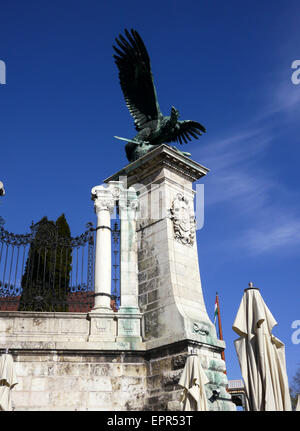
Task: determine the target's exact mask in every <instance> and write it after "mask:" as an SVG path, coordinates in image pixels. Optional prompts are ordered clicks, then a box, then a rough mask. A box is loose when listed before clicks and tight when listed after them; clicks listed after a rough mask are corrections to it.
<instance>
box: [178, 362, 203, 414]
mask: <svg viewBox="0 0 300 431" xmlns="http://www.w3.org/2000/svg"><path fill="white" fill-rule="evenodd" d="M207 383H209V380H208V378H207V376H206V374H205V372H204V371H203V368H202V366H201V362H200V358H199V356H197V355H189V356H188V357H187V360H186V363H185V367H184V369H183V372H182V374H181V377H180V380H179V382H178V384H179V385H180V386H182V387H183V388H184V390H183V393H182V396H181V402H183V410H184V411H207V410H208V402H207V397H206V393H205V385H206V384H207Z"/></svg>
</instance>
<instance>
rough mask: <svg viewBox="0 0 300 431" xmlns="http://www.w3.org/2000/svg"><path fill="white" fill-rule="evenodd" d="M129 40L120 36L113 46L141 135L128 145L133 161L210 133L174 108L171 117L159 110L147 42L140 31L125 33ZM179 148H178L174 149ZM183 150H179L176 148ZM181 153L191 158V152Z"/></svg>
mask: <svg viewBox="0 0 300 431" xmlns="http://www.w3.org/2000/svg"><path fill="white" fill-rule="evenodd" d="M125 35H126V37H127V39H126V38H125V37H124V36H122V35H121V34H120V35H119V39H118V38H116V39H115V40H116V43H117V45H118V47H116V46H113V48H114V50H115V52H116V54H114V56H113V57H114V59H115V63H116V65H117V66H118V69H119V80H120V85H121V89H122V91H123V94H124V98H125V102H126V105H127V107H128V109H129V112H130V114H131V115H132V116H133V118H134V124H135V128H136V130H137V131H138V134H137V135H136V136H135V137H134V138H133V139H125V138H119V137H117V136H116V138H118V139H123V140H125V141H128V142H127V144H126V146H125V151H126V156H127V159H128V161H129V162H133V161H134V160H137V159H139V158H140V157H142V156H143V155H144V154H146V153H147V152H148V151H151V150H153V149H154V148H155V147H156V146H158V145H161V144H163V143H170V142H176V141H177V142H179V143H180V144H181V145H182V143H183V142H185V143H186V144H187V143H188V141H191V139H192V138H196V139H198V137H199V136H200V135H201V134H202V133H201V132H206V130H205V127H204V126H202V124H200V123H198V122H196V121H189V120H188V121H179V120H178V118H179V112H178V111H177V109H175V108H174V106H172V109H171V115H170V116H164V115H163V114H162V113H161V111H160V108H159V104H158V100H157V95H156V89H155V86H154V82H153V76H152V71H151V65H150V58H149V55H148V52H147V50H146V47H145V45H144V42H143V40H142V38H141V36H140V35H139V33H138V32H137V31H136V30H133V29H132V30H131V32H129V31H128V30H125ZM174 148H175V147H174ZM175 149H176V150H177V151H179V150H178V149H177V148H175ZM179 152H180V153H182V154H184V155H186V156H190V154H189V153H185V152H181V151H179Z"/></svg>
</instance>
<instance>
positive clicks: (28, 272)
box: [19, 214, 72, 311]
mask: <svg viewBox="0 0 300 431" xmlns="http://www.w3.org/2000/svg"><path fill="white" fill-rule="evenodd" d="M32 229H33V232H34V237H33V240H32V242H31V245H30V249H29V252H28V258H27V262H26V266H25V271H24V274H23V277H22V281H21V286H22V294H21V298H20V304H19V310H20V311H68V304H67V296H68V292H69V282H70V271H71V263H72V249H71V232H70V228H69V225H68V223H67V221H66V218H65V216H64V214H62V215H61V216H60V217H58V219H57V220H56V222H53V221H51V220H48V219H47V217H43V218H42V219H41V220H40V221H39V222H38V223H36V224H35V225H34V226H33V228H32Z"/></svg>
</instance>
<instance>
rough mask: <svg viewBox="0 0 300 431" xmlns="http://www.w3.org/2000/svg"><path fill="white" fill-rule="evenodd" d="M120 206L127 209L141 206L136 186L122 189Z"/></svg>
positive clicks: (135, 208)
mask: <svg viewBox="0 0 300 431" xmlns="http://www.w3.org/2000/svg"><path fill="white" fill-rule="evenodd" d="M119 207H120V208H121V209H126V210H130V209H131V210H137V209H138V207H139V200H138V195H137V192H136V190H135V189H134V187H129V189H127V190H125V189H123V190H122V193H121V195H120V198H119Z"/></svg>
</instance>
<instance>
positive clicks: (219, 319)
mask: <svg viewBox="0 0 300 431" xmlns="http://www.w3.org/2000/svg"><path fill="white" fill-rule="evenodd" d="M216 302H217V307H218V325H219V338H220V340H223V332H222V325H221V313H220V305H219V297H218V292H216ZM221 358H222V359H223V361H224V362H225V353H224V350H222V352H221ZM224 373H225V374H227V373H226V370H225V371H224Z"/></svg>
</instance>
